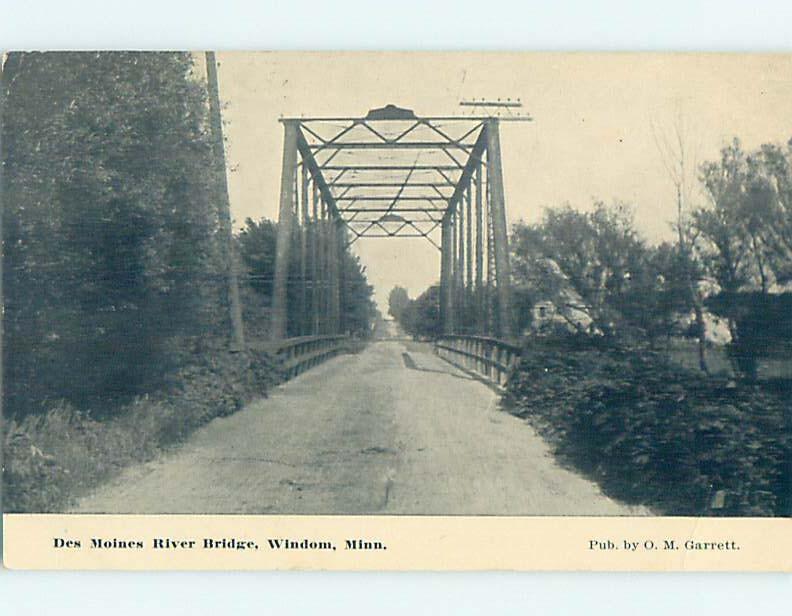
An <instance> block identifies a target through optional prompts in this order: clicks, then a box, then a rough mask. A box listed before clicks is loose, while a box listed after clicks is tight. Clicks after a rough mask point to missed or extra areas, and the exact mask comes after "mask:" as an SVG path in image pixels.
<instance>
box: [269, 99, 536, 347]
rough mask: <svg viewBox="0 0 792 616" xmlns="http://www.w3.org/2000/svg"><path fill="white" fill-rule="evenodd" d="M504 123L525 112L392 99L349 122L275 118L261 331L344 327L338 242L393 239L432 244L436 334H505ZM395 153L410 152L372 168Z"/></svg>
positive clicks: (324, 331) (508, 326) (274, 334)
mask: <svg viewBox="0 0 792 616" xmlns="http://www.w3.org/2000/svg"><path fill="white" fill-rule="evenodd" d="M503 120H508V121H519V120H523V121H530V118H494V117H489V116H487V117H480V116H479V117H476V116H433V117H418V116H416V115H415V114H414V113H413V112H412V111H411V110H409V109H403V108H399V107H395V106H393V105H388V106H386V107H383V108H380V109H373V110H371V111H370V112H369V113H368V115H367V116H365V117H357V118H355V117H309V118H282V119H281V120H280V122H281V123H282V124H283V127H284V146H283V161H282V168H281V185H280V203H279V211H278V232H277V243H276V263H275V279H274V289H273V300H272V312H271V329H270V336H271V339H272V340H282V339H284V338H286V337H287V336H289V335H292V336H306V335H314V336H316V335H335V334H338V333H341V332H343V331H344V324H343V322H342V314H341V306H342V301H343V298H342V293H343V282H342V280H341V278H342V276H343V264H342V262H341V259H342V256H343V255H342V253H343V251H344V249H345V248H346V247H348V246H349V245H351V244H353V243H354V242H355V241H357V240H358V239H361V238H393V237H413V238H423V239H426V240H427V241H429V242H430V243H431V244H432V245H433V246H435V247H436V248H437V249H438V250H439V251H440V318H441V322H442V330H443V333H445V334H471V333H476V334H489V335H494V336H498V337H501V338H511V337H512V336H513V333H514V332H513V325H512V312H511V297H510V278H511V272H510V267H509V249H508V227H507V222H506V203H505V192H504V186H503V169H502V161H501V151H500V130H499V129H500V121H503ZM339 124H340V126H339ZM328 127H331V129H332V132H331V134H329V135H328V134H327V132H326V131H327V128H328ZM450 127H451V128H450ZM405 152H406V153H409V152H414V153H416V157H415V160H414V161H413V162H412V163H411V164H404V163H402V164H397V163H394V162H392V161H390V160H386V161H385V163H383V164H376V163H381V162H382V159H381V156H383V155H385V156H391V157H392V156H394V155H396V154H399V153H401V154H403V153H405ZM372 154H373V156H372ZM431 154H435V158H434V160H433V161H432V162H429V163H427V162H421V163H420V164H419V162H418V161H419V158H420V157H421V156H429V155H431ZM351 155H352V156H351ZM344 156H346V157H347V159H348V160H347V161H346V162H344V161H343V160H342V159H343V158H344ZM366 156H369V158H368V159H366ZM361 158H362V160H361ZM438 158H439V160H438ZM349 159H351V160H349ZM416 176H420V177H416ZM437 230H439V231H440V236H441V237H440V243H439V244H438V243H437V242H436V241H435V239H434V237H433V236H434V235H435V233H436V231H437ZM293 250H299V259H298V267H297V268H295V266H294V259H293V254H292V251H293ZM295 269H298V270H299V274H295V272H294V270H295ZM290 302H299V303H300V309H299V310H295V311H290V309H289V304H290ZM290 314H293V315H294V316H293V317H290ZM290 319H291V320H290Z"/></svg>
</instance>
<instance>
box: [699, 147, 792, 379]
mask: <svg viewBox="0 0 792 616" xmlns="http://www.w3.org/2000/svg"><path fill="white" fill-rule="evenodd" d="M787 145H788V149H787V151H784V150H782V148H780V147H778V146H775V145H772V144H765V145H763V146H762V147H761V148H760V149H759V150H757V151H755V152H752V153H746V152H745V151H744V150H743V149H742V146H741V144H740V142H739V140H737V139H735V140H734V141H733V142H732V143H731V144H730V145H728V146H726V147H724V148H723V149H722V150H721V157H720V160H718V161H713V162H708V163H705V164H704V165H703V166H702V181H703V183H704V186H705V187H706V189H707V193H708V195H709V197H710V204H709V207H706V208H700V209H699V210H697V211H696V212H694V215H693V222H694V225H695V226H696V228H697V229H698V231H699V232H700V233H701V236H702V239H703V240H704V246H703V248H702V253H703V258H704V263H705V266H706V267H707V269H708V271H709V273H710V275H711V276H712V277H713V278H714V279H715V280H716V281H717V283H718V285H719V286H720V293H719V294H718V295H717V296H716V297H714V298H712V302H711V305H712V309H713V310H714V311H715V312H716V313H717V314H720V315H722V316H724V317H726V319H727V323H728V325H729V331H730V333H731V337H732V343H731V346H730V350H731V355H732V357H733V358H734V360H735V363H734V365H735V369H736V370H737V371H738V372H739V373H741V374H743V375H745V376H748V377H749V378H754V377H755V376H756V358H757V357H758V356H759V355H760V354H763V353H764V352H766V350H767V345H766V344H765V343H764V342H763V340H764V339H763V338H762V337H761V336H757V333H756V330H757V325H756V324H757V323H760V322H762V320H763V319H764V318H765V317H766V316H768V315H772V314H775V312H776V311H777V310H776V308H775V307H776V305H777V304H778V301H779V300H777V298H776V297H773V296H771V295H770V289H771V287H773V286H774V285H776V284H783V283H785V282H787V281H789V280H790V278H791V277H792V242H791V241H790V240H792V215H790V211H791V210H792V208H790V194H792V193H791V192H790V175H792V164H791V161H792V155H791V154H790V152H792V147H791V146H790V145H789V144H787ZM776 321H777V319H776ZM775 324H777V323H766V324H765V328H772V327H773V326H774V325H775ZM757 340H758V341H759V342H757Z"/></svg>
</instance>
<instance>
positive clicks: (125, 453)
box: [0, 51, 792, 518]
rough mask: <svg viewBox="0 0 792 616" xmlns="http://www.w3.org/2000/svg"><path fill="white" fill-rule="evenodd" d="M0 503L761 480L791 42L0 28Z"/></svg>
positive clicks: (224, 504)
mask: <svg viewBox="0 0 792 616" xmlns="http://www.w3.org/2000/svg"><path fill="white" fill-rule="evenodd" d="M0 96H2V136H1V138H2V141H1V142H0V148H1V153H2V167H1V169H2V176H1V177H0V198H1V199H2V242H3V255H2V303H3V337H2V354H3V362H2V365H3V382H2V383H3V400H2V402H3V407H2V410H3V434H2V439H3V440H2V448H3V477H2V479H3V483H2V489H3V501H2V507H3V511H4V513H9V514H41V513H68V514H253V515H331V516H357V515H361V516H364V515H378V516H400V515H410V516H614V517H622V516H634V517H647V516H648V517H653V516H664V517H667V516H671V517H675V516H685V517H736V518H774V517H776V518H778V517H789V516H790V514H791V513H792V473H791V472H790V470H791V468H792V430H791V429H790V425H791V424H790V422H791V421H792V126H791V125H790V121H789V120H790V118H789V110H790V108H792V56H789V55H769V54H750V55H749V54H662V53H645V54H611V53H579V54H564V53H491V52H488V53H484V52H475V53H473V52H464V53H463V52H456V53H418V52H411V53H401V52H398V53H397V52H377V53H374V52H366V53H364V52H266V53H265V52H261V53H258V52H255V53H254V52H217V53H215V52H141V51H71V52H67V51H62V52H35V51H25V52H23V51H11V52H8V53H6V54H5V55H4V56H3V58H2V94H1V95H0Z"/></svg>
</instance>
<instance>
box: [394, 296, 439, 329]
mask: <svg viewBox="0 0 792 616" xmlns="http://www.w3.org/2000/svg"><path fill="white" fill-rule="evenodd" d="M400 323H401V326H402V327H403V328H404V331H406V332H407V333H408V334H410V335H411V336H413V337H414V338H436V337H438V336H439V335H440V334H441V333H442V328H441V326H440V286H439V285H432V286H431V287H429V288H428V289H426V291H424V292H423V293H421V294H420V295H419V296H418V297H417V298H416V299H414V300H412V301H410V303H409V305H408V306H407V308H406V309H405V310H404V311H403V313H402V319H401V321H400Z"/></svg>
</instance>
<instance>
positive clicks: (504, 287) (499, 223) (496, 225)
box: [486, 118, 513, 337]
mask: <svg viewBox="0 0 792 616" xmlns="http://www.w3.org/2000/svg"><path fill="white" fill-rule="evenodd" d="M486 131H487V165H488V167H487V180H488V184H489V187H490V203H489V207H490V211H491V213H492V231H493V236H494V237H493V240H494V242H493V243H494V249H495V277H496V278H495V285H496V292H497V295H498V335H500V336H503V337H511V336H512V334H513V327H512V314H511V269H510V267H509V237H508V227H507V224H506V197H505V194H504V190H503V167H502V163H501V152H500V132H499V125H498V120H497V119H495V118H491V119H488V120H487V124H486Z"/></svg>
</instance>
